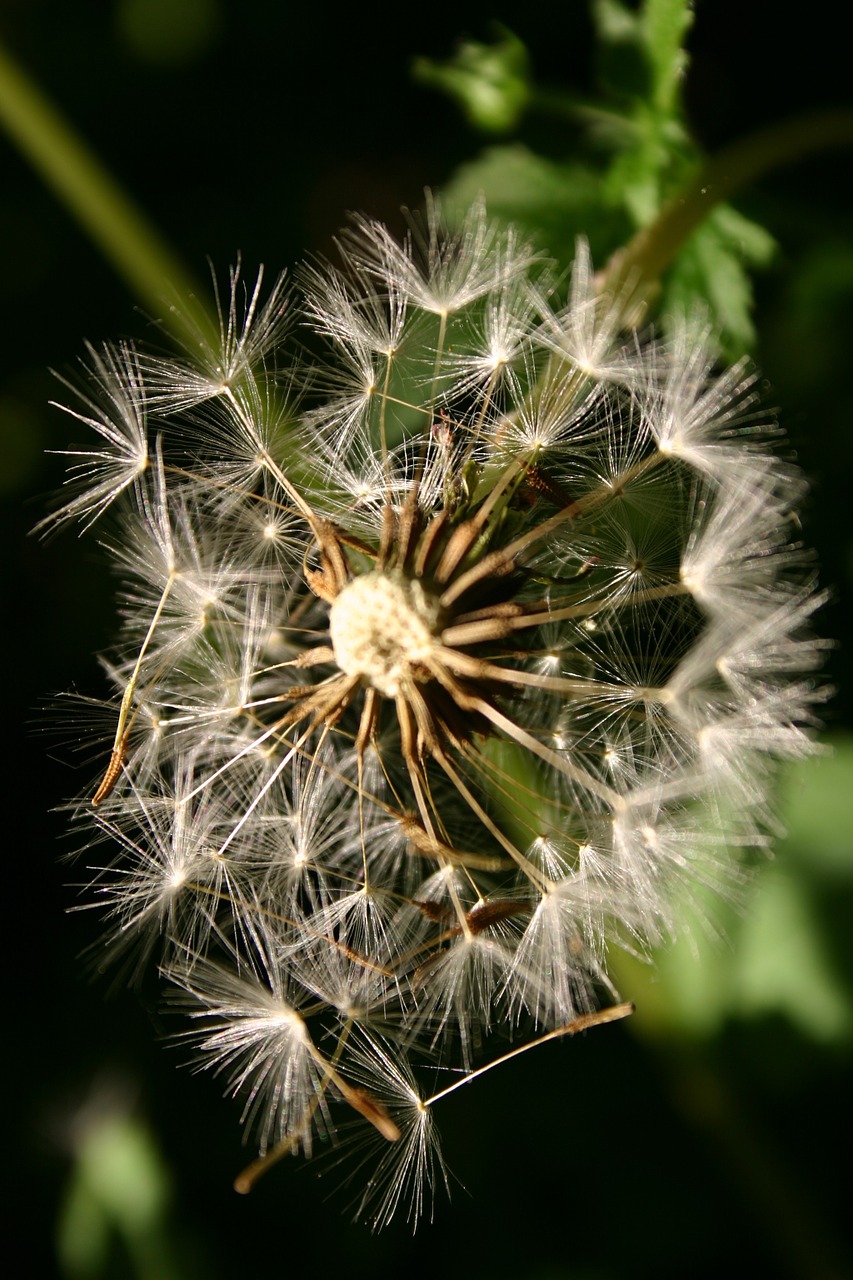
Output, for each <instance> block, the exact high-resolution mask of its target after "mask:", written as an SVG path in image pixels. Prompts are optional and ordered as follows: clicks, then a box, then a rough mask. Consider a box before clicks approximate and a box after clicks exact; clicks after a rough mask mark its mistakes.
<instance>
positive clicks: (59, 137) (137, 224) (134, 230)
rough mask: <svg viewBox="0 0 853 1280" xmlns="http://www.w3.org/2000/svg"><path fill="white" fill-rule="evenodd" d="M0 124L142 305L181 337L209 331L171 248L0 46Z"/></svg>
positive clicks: (195, 337) (195, 294)
mask: <svg viewBox="0 0 853 1280" xmlns="http://www.w3.org/2000/svg"><path fill="white" fill-rule="evenodd" d="M0 123H2V125H4V126H5V129H6V132H7V133H8V135H9V137H10V138H11V139H12V140H13V141H14V142H15V143H16V145H17V146H18V148H19V149H20V151H21V152H22V153H23V154H24V155H25V156H26V157H27V159H28V160H29V162H30V163H31V164H32V166H33V168H34V169H36V171H37V172H38V173H39V174H40V175H41V177H42V178H43V180H44V181H45V182H46V183H47V185H48V186H49V187H51V188H52V189H53V191H54V193H55V194H56V195H57V196H58V197H59V199H60V200H61V201H62V203H63V204H64V205H65V206H66V208H67V209H68V210H69V212H71V213H72V214H73V215H74V217H75V218H76V219H77V221H78V222H79V223H80V225H81V226H82V227H83V228H84V230H85V231H86V232H87V233H88V234H89V236H90V237H91V238H92V240H93V241H94V242H95V244H96V245H97V246H98V248H99V249H100V250H101V252H102V253H103V255H104V257H105V258H107V260H108V261H109V262H110V263H111V264H112V265H113V267H114V268H115V269H116V271H117V272H118V274H119V275H120V276H121V277H122V278H123V279H124V280H125V281H126V283H127V284H128V285H129V286H130V288H131V289H132V291H133V292H134V293H135V294H136V295H137V297H138V298H139V300H140V301H141V302H142V303H144V304H145V305H146V306H147V307H150V308H151V309H152V311H153V313H154V314H155V315H156V316H157V317H158V318H160V317H161V316H162V318H163V322H164V323H165V324H166V325H168V326H169V327H170V328H171V329H172V331H173V332H174V333H175V334H176V336H177V337H178V338H179V339H181V340H186V339H187V338H188V337H190V338H192V339H193V340H194V341H195V342H197V341H198V333H199V330H201V332H202V333H204V334H208V333H209V334H210V335H211V337H212V336H213V335H214V334H215V332H216V331H215V328H214V327H213V324H212V320H211V317H210V315H209V313H208V312H207V310H206V309H205V308H204V307H203V305H202V304H201V303H200V302H199V301H198V291H197V289H196V287H195V285H194V283H193V281H192V280H191V279H190V277H189V276H188V275H187V274H186V272H185V270H184V268H183V266H182V265H181V263H180V262H179V260H178V259H177V258H176V257H175V255H174V254H173V253H172V251H171V249H169V248H168V246H167V245H166V244H165V243H164V242H163V240H162V239H161V238H160V236H159V235H158V234H157V232H156V231H155V230H154V228H153V227H152V226H151V224H150V223H149V222H148V221H147V219H146V218H145V217H144V215H143V214H142V213H141V212H140V210H139V209H138V208H137V207H136V206H135V205H134V204H133V202H132V201H131V200H130V199H129V198H128V196H127V195H125V193H124V192H123V191H122V190H121V188H120V187H119V185H118V184H117V183H116V182H115V181H114V180H113V179H112V178H111V177H110V175H109V174H108V173H107V171H106V170H105V169H104V168H103V166H102V165H101V164H100V163H99V161H98V160H97V159H96V158H95V156H94V155H93V154H92V152H91V151H90V150H89V149H88V147H87V146H86V145H85V143H84V142H83V141H82V139H81V138H80V137H78V135H77V134H76V133H75V132H74V131H73V129H71V128H70V127H69V125H68V124H67V123H66V122H65V121H64V120H63V119H62V117H61V116H60V114H59V112H58V111H57V110H56V108H55V107H54V106H53V105H52V104H51V103H50V102H49V101H48V99H47V98H46V97H45V96H44V94H43V93H42V92H41V90H40V89H39V88H38V87H37V86H36V85H35V84H34V83H33V82H32V81H31V80H30V79H29V77H28V76H27V75H25V73H24V72H23V71H22V70H21V69H20V67H18V66H17V65H16V64H15V62H14V60H13V59H12V58H11V57H10V55H9V53H8V52H7V51H6V50H4V49H3V48H2V46H0ZM164 304H165V306H164ZM164 312H165V314H164Z"/></svg>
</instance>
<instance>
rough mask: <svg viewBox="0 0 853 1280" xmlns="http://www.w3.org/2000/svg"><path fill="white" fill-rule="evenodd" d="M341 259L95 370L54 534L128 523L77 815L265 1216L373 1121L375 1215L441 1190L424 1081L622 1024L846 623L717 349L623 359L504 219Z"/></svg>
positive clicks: (633, 348)
mask: <svg viewBox="0 0 853 1280" xmlns="http://www.w3.org/2000/svg"><path fill="white" fill-rule="evenodd" d="M340 249H341V257H342V261H341V264H340V265H339V266H335V267H333V266H328V265H326V264H322V263H320V264H317V263H315V264H313V265H312V266H310V267H308V268H306V269H304V270H303V271H302V273H301V274H300V275H299V276H298V281H299V286H298V289H297V287H296V286H294V288H293V289H292V290H290V291H286V290H285V289H284V287H283V285H282V284H281V282H279V283H278V284H276V285H274V287H273V290H272V293H271V295H270V297H269V299H268V300H267V301H266V302H262V300H261V278H260V277H259V278H258V281H257V284H256V285H255V286H254V287H253V288H251V289H247V290H244V285H243V281H242V277H241V274H240V272H239V271H234V272H232V275H231V280H230V295H229V299H228V302H227V305H224V306H220V307H219V315H220V338H219V347H215V346H212V345H211V344H210V343H209V341H207V340H205V342H204V343H202V344H200V345H199V346H198V349H197V350H193V351H187V352H184V353H183V354H182V355H181V356H180V357H179V358H177V359H176V360H172V359H170V358H167V357H164V356H162V355H160V354H156V355H152V354H149V353H144V352H140V353H137V352H136V351H135V350H133V349H132V348H130V347H127V346H123V347H120V348H118V349H113V348H110V347H107V348H105V349H104V351H103V352H101V353H92V355H91V357H90V364H89V366H88V372H89V379H90V382H92V383H94V390H87V391H86V393H85V395H84V400H83V404H84V411H82V412H77V411H76V410H72V411H71V412H73V413H74V416H75V417H77V418H78V419H80V420H82V421H84V422H86V423H88V424H89V425H90V426H91V427H92V428H93V429H94V430H95V432H96V433H97V435H98V436H99V438H100V442H99V444H98V445H97V447H96V448H92V449H89V450H87V451H84V452H82V453H80V452H74V451H69V452H70V456H71V459H72V463H71V470H72V479H73V483H74V485H75V496H74V497H73V498H72V499H71V500H70V501H69V502H67V503H66V504H65V506H64V507H62V508H60V510H59V511H58V513H57V514H56V515H55V516H54V517H52V521H48V522H45V523H46V524H48V525H49V524H50V523H54V524H56V523H61V524H64V523H67V522H68V521H70V520H72V519H76V520H79V521H80V522H81V523H82V524H83V525H84V526H87V525H89V524H91V523H92V522H93V521H94V520H96V519H102V520H103V521H104V527H105V528H107V529H108V530H109V531H108V532H107V533H105V536H104V542H105V546H106V547H107V550H108V551H109V552H110V553H111V554H112V555H113V557H114V559H115V561H116V563H117V566H118V570H119V574H120V577H121V580H122V583H123V587H122V591H123V595H122V611H123V617H124V638H123V640H122V642H121V644H120V647H119V650H118V653H117V655H116V656H115V657H114V659H113V661H112V662H111V664H110V667H109V672H110V675H111V678H112V680H113V682H114V686H115V689H114V701H112V702H111V703H110V704H109V705H110V706H112V707H113V709H114V716H115V726H116V731H115V737H114V740H113V742H112V745H111V752H108V753H107V754H108V756H109V760H108V762H107V760H105V763H104V774H103V776H102V778H101V780H100V784H99V785H97V783H96V784H94V785H93V791H92V792H91V793H89V796H87V797H85V798H83V799H81V800H80V801H79V802H78V803H77V804H76V806H75V816H76V820H77V821H78V822H79V823H80V824H81V825H82V826H83V828H84V829H85V830H87V831H88V832H89V834H88V836H87V838H86V843H87V849H88V850H89V853H88V856H89V857H90V858H91V856H92V851H93V850H95V849H101V848H103V847H104V841H105V840H106V841H107V843H108V844H109V847H110V848H111V849H113V850H115V851H116V852H115V854H114V855H113V854H110V855H109V857H108V860H107V863H106V865H104V866H102V867H100V868H95V871H94V882H93V888H94V902H95V905H101V906H102V907H103V908H104V910H105V915H106V920H107V936H106V944H105V945H106V947H107V948H108V949H109V950H112V951H114V952H120V953H121V954H122V955H125V954H126V953H127V951H128V949H129V948H130V947H131V946H132V944H133V943H134V942H135V943H137V944H138V946H137V950H138V951H139V952H141V954H142V955H143V956H149V955H150V954H151V952H152V949H153V948H154V947H155V945H159V948H160V965H161V969H162V972H163V973H164V975H165V976H166V978H167V979H168V980H169V981H170V983H171V984H172V985H173V988H174V989H175V990H176V991H178V992H179V993H180V995H179V1003H181V1004H182V1005H189V1006H190V1011H191V1015H192V1017H193V1020H194V1021H193V1028H194V1029H193V1030H191V1031H190V1032H189V1033H188V1034H189V1038H190V1039H191V1041H192V1042H193V1043H194V1044H195V1045H196V1047H197V1052H198V1055H199V1061H200V1063H201V1064H202V1065H207V1066H209V1067H210V1068H212V1069H213V1070H214V1071H216V1072H221V1073H224V1074H225V1075H226V1076H227V1079H228V1087H229V1090H231V1091H232V1092H235V1093H241V1094H242V1095H243V1096H244V1098H245V1099H246V1102H245V1111H244V1116H245V1118H246V1119H247V1120H248V1121H250V1122H252V1123H253V1124H254V1126H255V1129H256V1131H257V1135H258V1138H259V1142H260V1148H261V1156H260V1157H259V1160H258V1161H256V1162H255V1163H254V1164H253V1165H250V1166H249V1168H248V1169H247V1171H246V1172H245V1174H244V1175H242V1177H241V1179H240V1180H239V1182H238V1185H239V1189H241V1190H246V1189H248V1187H249V1186H250V1185H251V1183H252V1182H253V1181H254V1179H255V1177H257V1176H258V1175H259V1173H260V1172H262V1171H263V1170H264V1169H266V1168H267V1167H269V1165H270V1164H271V1163H273V1162H274V1160H275V1159H277V1158H278V1157H279V1156H281V1155H283V1154H285V1153H286V1152H289V1151H293V1150H296V1149H301V1150H303V1151H305V1152H310V1150H311V1146H312V1140H313V1138H314V1137H315V1136H316V1134H317V1133H318V1132H320V1133H322V1134H323V1135H324V1137H331V1138H335V1136H336V1135H339V1134H343V1133H345V1132H346V1131H348V1130H349V1129H350V1128H351V1127H352V1126H351V1125H350V1124H349V1123H348V1122H349V1121H353V1122H357V1124H358V1125H360V1126H361V1127H362V1128H363V1129H364V1130H365V1131H366V1132H367V1133H368V1134H369V1135H371V1139H372V1144H373V1145H378V1147H379V1154H378V1155H376V1157H375V1161H376V1163H375V1168H374V1169H373V1171H372V1172H370V1171H368V1161H369V1153H368V1147H369V1146H370V1145H371V1144H370V1143H368V1144H367V1147H365V1146H362V1147H361V1148H359V1149H360V1151H361V1155H360V1157H359V1159H358V1163H357V1168H356V1171H355V1173H353V1174H351V1175H350V1179H351V1181H352V1179H354V1178H357V1177H358V1176H360V1175H361V1174H364V1176H365V1179H366V1182H365V1186H364V1187H359V1188H358V1189H357V1190H356V1194H355V1202H356V1205H357V1208H358V1212H359V1213H360V1214H362V1215H363V1216H365V1217H366V1218H367V1219H368V1220H369V1221H370V1222H372V1223H373V1224H374V1226H381V1225H383V1224H384V1223H385V1222H387V1221H388V1220H389V1219H390V1217H391V1216H392V1215H393V1214H394V1212H395V1211H397V1210H398V1209H400V1210H402V1211H404V1212H405V1211H407V1212H408V1213H409V1214H410V1216H417V1214H418V1213H419V1212H421V1210H422V1209H423V1208H424V1207H425V1206H426V1204H427V1191H428V1184H429V1183H430V1182H431V1181H432V1180H433V1179H434V1178H438V1179H439V1180H443V1179H444V1166H443V1164H442V1161H441V1155H440V1152H439V1150H438V1146H437V1137H436V1129H435V1123H434V1117H433V1110H432V1109H433V1106H434V1105H435V1104H436V1103H438V1102H439V1101H440V1099H441V1097H443V1096H444V1095H445V1094H446V1093H447V1092H448V1091H449V1090H448V1089H447V1088H444V1089H442V1088H439V1089H437V1090H436V1089H435V1088H432V1089H430V1088H428V1087H427V1084H426V1081H427V1080H432V1082H433V1084H434V1083H435V1073H436V1072H442V1071H446V1070H447V1069H449V1068H453V1067H455V1068H456V1069H457V1070H458V1069H459V1068H461V1069H462V1072H463V1075H462V1076H461V1077H457V1079H458V1080H460V1081H466V1082H467V1081H471V1080H473V1079H475V1078H476V1076H477V1075H478V1074H480V1073H481V1072H482V1070H483V1069H487V1068H488V1066H489V1065H490V1064H491V1063H493V1062H495V1061H497V1060H499V1059H500V1058H501V1056H508V1055H511V1054H513V1053H516V1052H519V1051H520V1050H521V1049H522V1048H523V1047H524V1046H527V1045H532V1044H535V1043H538V1042H540V1041H542V1040H545V1039H549V1038H554V1037H555V1036H560V1035H563V1034H569V1033H571V1032H573V1031H575V1030H578V1029H580V1028H582V1027H586V1026H589V1025H594V1023H595V1022H596V1021H607V1020H611V1019H612V1018H613V1017H617V1016H621V1015H622V1014H623V1013H624V1012H626V1011H627V1007H626V1006H623V1005H619V1004H618V1003H616V1001H617V1000H618V997H617V995H616V992H615V990H614V988H613V985H612V983H611V980H610V978H609V977H608V950H609V948H611V947H612V946H614V945H620V944H625V945H628V946H630V947H632V948H634V949H638V948H639V949H644V948H646V947H649V946H651V945H653V944H657V943H658V942H660V941H661V940H663V939H665V938H667V937H668V936H671V935H672V934H673V933H674V932H676V931H677V928H678V920H679V917H680V913H681V912H682V910H683V906H684V903H685V902H686V901H687V902H689V900H690V898H691V895H692V893H693V892H694V890H695V889H696V888H697V887H702V888H706V887H708V886H712V887H713V888H715V889H718V890H719V891H721V892H723V893H730V892H733V891H734V890H735V889H736V887H737V885H738V884H739V883H740V882H741V881H742V879H743V876H744V874H745V863H746V861H747V860H748V858H749V851H750V850H751V849H754V848H759V847H761V846H763V845H764V844H765V843H766V840H767V832H768V829H769V824H770V821H771V815H770V806H769V802H768V792H769V788H770V784H771V781H772V772H773V771H772V762H773V760H774V759H775V758H778V757H785V758H790V757H797V756H799V755H802V754H803V753H805V752H807V751H809V749H810V739H809V734H808V729H809V726H810V724H811V722H812V719H813V708H814V704H815V702H816V700H817V698H818V697H819V690H818V689H817V688H816V686H815V684H814V681H813V679H812V677H811V675H810V674H809V673H810V672H812V670H813V669H814V667H815V665H816V663H817V661H818V658H819V654H820V646H819V645H818V644H817V643H816V642H815V641H814V640H813V639H812V637H811V636H810V633H809V629H808V628H809V619H810V615H811V614H812V612H813V611H814V609H815V607H816V606H817V605H818V604H819V603H820V600H821V596H820V594H819V593H818V592H817V590H816V589H815V586H814V584H813V582H812V578H811V572H810V569H809V562H808V557H807V556H806V555H805V554H804V552H803V551H802V549H801V548H800V547H799V545H798V544H797V542H796V540H795V536H794V533H795V521H794V517H793V515H792V510H793V506H794V504H795V502H796V500H797V499H798V498H799V496H800V494H801V490H802V485H801V481H800V478H799V476H798V475H797V473H796V471H795V470H794V469H793V468H792V467H791V466H790V465H789V464H788V463H786V462H783V461H781V460H779V459H778V457H777V454H776V453H775V452H774V450H775V446H776V443H777V440H778V432H777V430H776V427H775V425H774V424H773V422H772V421H770V420H767V421H764V420H763V419H762V417H761V415H760V410H759V408H758V405H757V402H756V400H755V392H754V379H753V378H752V375H751V374H750V373H749V371H748V370H747V369H746V368H744V367H739V368H737V369H735V370H730V371H728V372H723V373H722V374H718V373H716V372H715V369H714V362H713V357H712V354H711V351H710V348H709V337H708V335H707V334H702V333H701V332H699V333H698V334H697V330H696V328H695V326H693V327H688V326H686V325H685V326H683V327H682V328H681V329H680V330H678V331H677V332H676V334H675V336H674V337H673V338H671V339H670V340H669V341H667V342H665V343H664V342H660V341H656V340H654V339H653V338H648V339H641V338H640V337H638V336H637V335H636V334H635V333H632V332H625V325H624V320H623V318H622V316H621V309H620V304H619V300H618V299H613V298H606V297H605V298H602V297H599V296H597V294H596V292H595V284H594V276H593V273H592V269H591V265H590V262H589V255H588V252H587V250H586V248H585V246H580V248H579V251H578V259H577V263H576V266H575V271H574V275H573V278H572V281H571V286H570V290H569V301H568V303H567V304H566V305H561V304H559V303H558V302H556V301H554V298H555V296H556V295H555V291H554V288H553V287H552V286H553V281H552V280H551V278H550V276H549V268H548V265H547V264H546V263H544V262H542V261H541V260H540V259H538V258H537V256H536V255H535V254H534V253H532V252H531V250H530V249H529V248H528V247H527V246H526V245H525V244H524V243H523V242H522V241H521V239H520V238H519V237H518V236H517V235H516V234H515V233H514V232H512V231H510V232H501V231H499V230H498V228H497V227H495V226H494V225H492V224H491V223H490V222H489V221H488V219H487V218H486V215H485V212H484V210H483V208H482V207H480V206H476V207H475V208H473V209H472V210H471V211H470V213H469V214H468V216H467V218H466V219H465V220H464V222H463V224H462V227H461V230H460V231H459V232H458V234H456V235H451V234H448V233H447V232H445V231H444V230H443V228H442V226H441V222H440V219H439V216H438V213H437V210H436V208H435V207H434V206H430V208H429V210H428V215H427V223H426V228H425V230H423V231H421V232H416V233H414V234H413V235H412V236H411V237H410V238H409V239H408V240H406V241H404V242H403V243H402V244H398V243H396V242H395V241H394V240H393V239H392V238H391V236H390V235H389V233H388V232H387V231H386V230H385V228H383V227H381V226H378V225H377V224H374V223H372V222H368V221H364V220H362V221H360V222H358V223H357V224H356V226H355V228H354V230H352V231H351V232H350V233H347V234H345V235H344V237H343V238H342V241H341V245H340ZM299 290H301V292H299ZM300 326H301V334H302V336H301V338H300V339H299V341H298V342H297V343H294V348H293V351H292V352H291V348H290V346H289V341H290V335H291V333H293V332H294V331H298V330H299V329H300ZM306 353H307V354H306ZM93 826H94V834H93V833H92V828H93ZM492 1040H496V1041H498V1043H499V1045H500V1043H502V1044H503V1046H504V1047H503V1049H502V1050H501V1049H500V1047H498V1048H496V1049H495V1050H494V1052H490V1051H489V1049H488V1048H487V1045H488V1044H489V1043H490V1042H491V1041H492ZM508 1045H511V1047H507V1046H508Z"/></svg>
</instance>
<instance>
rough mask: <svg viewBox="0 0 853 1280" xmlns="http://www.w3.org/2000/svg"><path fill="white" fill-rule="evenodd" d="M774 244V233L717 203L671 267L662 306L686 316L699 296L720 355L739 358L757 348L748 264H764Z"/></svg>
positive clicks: (693, 307)
mask: <svg viewBox="0 0 853 1280" xmlns="http://www.w3.org/2000/svg"><path fill="white" fill-rule="evenodd" d="M775 248H776V244H775V241H774V240H773V237H772V236H771V235H770V234H769V233H768V232H766V231H765V230H764V229H763V227H760V226H758V224H757V223H754V222H750V221H749V220H748V219H747V218H745V217H743V216H742V215H741V214H739V213H738V212H737V211H736V210H735V209H733V208H732V207H731V206H730V205H718V206H717V207H716V208H715V209H714V210H712V212H711V213H710V214H709V215H708V218H707V221H705V222H704V223H703V224H702V225H701V226H700V227H698V228H697V230H696V231H695V232H694V233H693V235H692V236H691V237H690V239H689V240H688V241H687V243H686V244H685V246H684V248H683V249H682V250H681V253H680V254H679V255H678V257H677V259H676V261H675V263H674V264H673V266H672V268H671V270H670V271H669V273H668V275H667V277H666V279H665V281H664V287H663V296H662V300H661V301H662V310H663V311H664V312H665V313H669V314H670V315H679V314H688V313H689V312H690V311H691V310H693V309H695V307H696V302H697V299H698V300H701V302H702V304H703V306H704V307H705V308H706V309H707V312H708V317H709V320H710V322H711V324H712V325H713V327H714V329H715V331H716V333H717V335H718V339H719V343H720V347H721V350H722V352H723V354H724V355H725V357H726V358H727V359H728V360H736V359H738V357H740V356H742V355H743V354H744V353H745V352H748V351H751V350H753V349H754V346H755V329H754V326H753V323H752V304H753V294H752V281H751V279H750V276H749V272H748V268H750V267H760V266H765V265H766V264H767V263H768V262H769V260H770V258H771V257H772V255H773V253H774V252H775Z"/></svg>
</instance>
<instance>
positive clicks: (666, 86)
mask: <svg viewBox="0 0 853 1280" xmlns="http://www.w3.org/2000/svg"><path fill="white" fill-rule="evenodd" d="M692 23H693V12H692V10H691V7H690V3H689V0H646V3H645V5H644V6H643V10H642V17H641V29H642V34H643V43H644V46H645V50H646V57H647V58H648V62H649V67H650V70H651V81H652V88H651V94H650V98H651V100H652V102H653V103H654V106H655V107H656V108H657V110H658V111H659V112H661V113H662V114H664V115H674V114H676V112H677V111H678V108H679V105H680V99H681V85H682V83H683V79H684V72H685V70H686V68H687V62H688V57H687V53H686V51H685V50H684V48H683V44H684V37H685V36H686V35H687V32H688V31H689V30H690V27H691V26H692Z"/></svg>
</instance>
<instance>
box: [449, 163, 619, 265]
mask: <svg viewBox="0 0 853 1280" xmlns="http://www.w3.org/2000/svg"><path fill="white" fill-rule="evenodd" d="M601 181H602V180H601V174H600V173H599V172H598V171H597V170H596V169H595V168H593V167H592V166H591V165H588V164H585V163H584V162H583V161H566V162H559V161H555V160H548V159H546V158H545V157H544V156H538V155H536V154H534V152H532V151H530V150H528V148H527V147H524V146H522V145H521V144H520V143H519V144H515V145H512V146H503V147H489V148H487V149H486V150H485V151H484V152H483V153H482V154H481V156H480V157H479V158H478V159H477V160H473V161H471V162H470V163H469V164H465V165H462V166H461V167H460V168H459V169H458V170H457V172H456V174H455V176H454V178H453V179H452V180H451V182H450V183H449V184H448V185H447V187H446V188H445V190H444V193H443V200H444V205H445V208H446V211H447V215H448V217H449V218H450V220H451V221H452V220H453V217H454V215H455V214H461V213H464V211H465V210H466V209H468V208H469V207H470V205H471V203H472V201H474V200H475V199H476V198H477V197H478V196H480V195H483V196H485V199H486V204H487V208H488V210H489V213H490V214H492V215H493V216H495V217H497V218H499V219H501V220H504V221H507V222H510V221H511V222H514V223H515V224H516V225H517V226H518V227H520V228H521V230H522V231H524V232H525V233H526V234H527V235H528V237H529V238H530V239H531V240H532V241H533V242H534V244H535V245H536V246H537V247H539V248H540V249H542V250H544V251H546V252H548V253H550V254H553V255H554V256H555V257H557V258H559V259H561V260H562V261H566V260H568V259H571V258H572V257H573V255H574V248H575V241H576V239H577V237H578V236H579V235H585V236H587V237H588V239H589V241H590V246H591V249H592V253H593V257H594V258H595V260H596V261H598V262H604V260H605V259H606V257H607V256H608V255H609V254H610V253H611V252H612V251H613V250H614V249H615V248H616V247H617V246H618V245H619V244H620V243H621V242H622V240H623V239H624V237H625V235H626V234H627V232H628V230H629V227H628V224H627V221H626V219H625V217H624V215H623V214H622V212H621V211H620V210H618V209H617V210H614V209H606V208H603V207H602V205H603V202H602V198H601Z"/></svg>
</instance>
